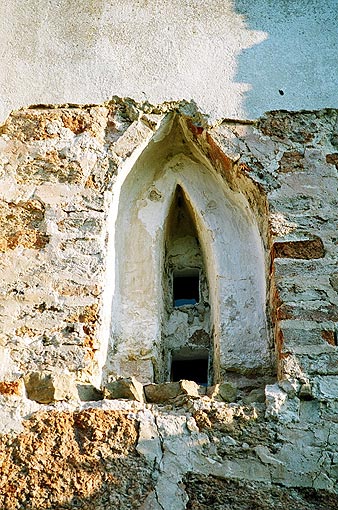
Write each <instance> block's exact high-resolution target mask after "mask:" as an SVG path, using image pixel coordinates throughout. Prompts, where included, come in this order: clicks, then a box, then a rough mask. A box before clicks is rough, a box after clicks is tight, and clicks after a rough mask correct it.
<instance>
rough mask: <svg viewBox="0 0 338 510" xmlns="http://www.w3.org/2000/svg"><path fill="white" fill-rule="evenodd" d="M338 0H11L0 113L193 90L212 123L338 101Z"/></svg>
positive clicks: (3, 23) (5, 15) (153, 98)
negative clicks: (40, 104)
mask: <svg viewBox="0 0 338 510" xmlns="http://www.w3.org/2000/svg"><path fill="white" fill-rule="evenodd" d="M337 7H338V3H337V0H323V1H321V2H317V1H316V0H309V1H307V2H304V1H303V0H295V1H293V2H289V1H284V0H279V1H277V2H276V1H272V0H258V1H256V2H252V1H250V0H203V1H200V0H189V1H185V2H182V1H181V0H150V1H149V0H139V1H137V0H124V1H123V2H120V1H117V0H83V1H81V2H73V1H71V0H58V1H53V0H26V1H25V2H24V3H23V2H20V1H19V0H8V1H6V2H1V5H0V28H1V29H0V34H1V35H0V43H1V46H0V47H1V73H0V90H1V97H0V121H3V120H4V119H5V118H6V117H7V115H8V114H9V112H10V111H11V110H13V109H16V108H19V107H22V106H26V105H30V104H39V103H88V102H90V103H100V102H103V101H105V100H108V99H110V98H111V97H112V96H113V95H119V96H130V97H133V98H134V99H136V100H137V101H143V100H148V101H149V102H151V103H153V104H154V103H161V102H163V101H166V100H172V99H174V100H179V99H186V100H190V99H193V100H194V101H195V102H196V103H197V104H198V105H199V107H200V108H201V110H202V111H203V112H205V113H206V114H209V115H210V118H211V121H213V120H215V119H217V118H221V117H230V118H256V117H258V116H260V115H261V114H262V113H264V112H265V111H268V110H274V109H287V110H299V109H317V108H323V107H337V106H338V87H337V83H338V65H337V64H338V51H337V50H338V32H337V28H336V27H337V16H338V14H337V13H338V9H337Z"/></svg>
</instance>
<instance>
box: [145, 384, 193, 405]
mask: <svg viewBox="0 0 338 510" xmlns="http://www.w3.org/2000/svg"><path fill="white" fill-rule="evenodd" d="M144 392H145V395H146V398H147V402H151V403H156V404H160V403H163V402H169V401H171V400H174V399H176V398H177V397H184V396H189V397H199V396H200V393H199V392H200V386H199V385H198V384H197V383H195V382H194V381H185V380H182V381H179V382H168V383H163V384H147V385H146V386H145V387H144Z"/></svg>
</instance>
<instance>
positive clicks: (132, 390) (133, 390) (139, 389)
mask: <svg viewBox="0 0 338 510" xmlns="http://www.w3.org/2000/svg"><path fill="white" fill-rule="evenodd" d="M103 396H104V398H108V399H115V398H117V399H118V398H126V399H128V400H137V401H138V402H144V396H143V385H142V384H141V383H140V382H139V381H138V380H137V379H135V377H129V378H126V379H123V378H121V379H117V380H116V381H112V382H110V383H107V384H106V385H105V387H104V388H103Z"/></svg>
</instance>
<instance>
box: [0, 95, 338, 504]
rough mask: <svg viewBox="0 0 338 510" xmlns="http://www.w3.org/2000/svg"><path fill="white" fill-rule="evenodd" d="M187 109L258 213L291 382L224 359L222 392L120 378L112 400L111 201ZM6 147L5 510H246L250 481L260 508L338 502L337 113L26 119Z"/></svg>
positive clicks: (195, 134) (193, 135) (192, 140)
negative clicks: (227, 498)
mask: <svg viewBox="0 0 338 510" xmlns="http://www.w3.org/2000/svg"><path fill="white" fill-rule="evenodd" d="M174 112H175V114H176V115H177V116H178V118H179V119H180V121H181V122H182V123H183V124H182V125H184V126H185V135H186V138H185V139H184V144H185V145H187V144H190V145H191V147H195V150H196V151H199V154H200V155H202V156H203V157H204V158H205V161H206V162H208V163H206V164H209V165H211V166H213V168H214V171H215V172H216V173H217V176H218V179H219V182H222V186H223V185H224V186H226V187H228V188H229V190H231V193H232V194H234V195H235V196H236V195H238V200H239V202H241V203H243V201H244V199H245V203H246V204H247V207H248V208H249V211H250V215H251V216H252V217H254V218H255V225H256V227H257V231H258V232H259V234H260V237H261V243H262V247H263V248H264V253H265V277H266V296H265V301H266V307H267V318H268V322H269V324H270V326H271V327H270V330H271V339H273V342H274V344H273V345H272V344H269V345H268V346H267V347H268V349H269V350H270V353H273V354H274V358H275V360H276V367H277V371H278V375H277V376H275V377H274V379H273V380H270V383H272V384H268V385H266V386H265V384H266V382H267V381H266V380H263V379H260V378H258V377H255V374H250V378H246V377H245V376H244V375H243V374H241V377H238V378H237V380H236V377H235V375H236V374H235V375H234V373H229V374H228V373H227V372H226V366H225V370H224V372H223V379H224V380H226V379H227V378H228V380H227V381H226V382H225V384H221V386H219V387H216V388H212V389H210V388H209V389H208V392H207V394H205V395H203V394H202V395H201V394H200V393H201V390H198V388H196V387H194V385H193V384H192V385H191V384H190V385H189V384H188V385H187V384H186V383H185V384H183V385H180V384H179V383H176V385H175V384H174V385H169V386H168V385H165V386H161V385H159V386H158V385H150V386H149V385H148V386H145V387H144V388H143V387H142V385H140V384H139V385H138V384H137V382H136V381H130V380H127V381H122V382H121V381H120V382H119V381H117V382H116V381H115V382H114V381H110V382H107V383H106V388H103V390H104V396H105V397H106V399H105V400H102V397H103V395H102V393H100V391H99V388H98V387H99V385H100V382H101V377H102V368H103V369H104V370H106V375H109V370H110V368H111V367H110V365H111V363H112V362H114V356H116V354H117V353H116V352H114V351H113V350H111V351H109V349H108V344H109V335H110V330H111V320H114V316H113V317H112V315H111V305H112V301H111V297H112V294H113V291H112V286H113V284H114V281H115V280H114V278H115V276H114V274H113V271H112V267H113V266H111V265H110V263H111V261H112V260H114V259H113V258H112V257H113V255H114V246H115V244H116V243H115V240H114V235H112V234H113V232H114V225H115V221H116V217H117V210H116V209H114V207H112V204H113V203H114V200H116V199H117V198H118V196H119V193H120V191H121V185H122V182H123V179H124V178H125V175H126V174H127V173H128V171H129V170H130V168H133V167H135V162H136V161H137V160H139V158H140V156H141V154H142V152H143V151H145V150H147V147H149V144H150V143H155V140H156V135H158V136H159V137H161V136H162V135H163V132H162V131H161V129H160V126H161V125H162V126H163V125H165V120H166V119H168V118H170V116H171V115H173V114H174ZM151 141H152V142H151ZM0 149H1V152H0V162H1V167H0V179H1V186H0V199H1V202H0V210H1V218H0V223H1V232H0V236H1V238H0V250H1V254H0V267H1V277H0V285H1V303H0V315H1V328H2V329H1V336H0V349H1V360H2V363H1V366H0V376H1V377H0V399H1V416H0V424H1V433H2V434H3V435H2V437H1V446H0V447H1V453H2V460H1V475H2V476H1V482H0V483H1V484H2V486H1V490H0V494H1V497H2V500H0V501H1V505H2V507H3V508H4V509H5V510H12V509H17V508H20V505H21V507H22V506H23V507H24V508H27V509H32V510H33V509H34V510H37V509H39V508H41V509H42V508H65V509H66V508H76V507H77V508H83V509H85V508H88V509H93V508H95V509H97V508H103V509H105V508H107V509H108V508H109V505H110V506H111V505H112V504H113V505H120V506H121V508H143V509H144V510H146V509H147V510H148V509H154V510H160V509H162V510H163V509H166V510H167V509H168V510H169V509H170V508H172V509H173V510H180V509H182V510H183V508H192V509H194V508H199V507H198V506H197V505H199V504H201V505H204V506H200V508H208V505H209V507H210V504H211V503H210V497H211V496H212V495H214V497H215V498H216V500H217V498H218V501H220V502H221V503H220V504H223V503H224V493H225V492H227V493H228V492H229V491H230V489H231V490H234V493H235V495H234V499H233V500H232V502H233V508H236V507H235V506H234V505H235V503H236V504H238V505H239V504H240V503H239V499H240V497H241V496H240V495H241V494H242V493H241V491H242V488H241V485H240V484H239V485H238V484H237V482H236V480H238V479H241V480H243V483H245V484H246V485H247V484H250V487H251V489H250V490H252V491H253V495H254V496H253V497H257V498H258V500H259V498H260V499H264V490H265V488H266V487H268V489H269V497H270V496H271V497H273V496H274V495H276V494H277V496H275V499H278V498H282V499H285V498H286V499H285V501H287V504H288V505H289V508H293V506H292V505H294V508H297V509H299V508H302V506H301V504H302V505H303V508H304V509H308V508H316V509H318V508H332V509H333V508H335V507H336V506H337V495H336V494H337V491H338V487H337V465H338V458H337V444H338V429H337V411H338V392H337V379H338V359H337V322H338V314H337V309H338V307H337V304H338V287H337V277H338V270H337V205H338V204H337V196H338V195H337V183H338V176H337V166H338V112H337V110H332V109H331V110H330V109H327V110H321V111H310V112H300V113H290V112H284V111H276V112H271V113H269V114H267V115H266V116H264V117H262V118H261V119H259V120H258V121H257V122H230V121H228V122H223V123H221V124H220V125H218V126H215V127H208V126H206V125H205V123H203V118H202V117H201V116H200V115H199V114H198V112H196V111H195V110H193V108H191V105H187V104H180V105H179V104H171V105H163V106H162V107H161V108H152V109H151V108H148V109H147V111H144V109H142V108H141V107H140V106H139V105H136V104H135V103H133V102H124V101H116V102H111V103H107V104H105V105H103V106H92V107H86V108H45V109H43V108H42V109H25V110H22V111H19V112H16V113H13V114H12V115H11V116H10V117H9V119H8V121H7V122H6V123H5V124H4V126H3V127H2V128H1V136H0ZM136 168H138V167H137V166H136ZM135 178H136V179H137V173H136V176H135ZM149 191H150V192H151V191H154V189H152V188H151V189H149ZM151 196H152V198H153V199H154V198H155V199H156V198H158V195H157V194H156V192H155V193H152V195H151ZM117 203H118V202H117ZM141 209H142V208H141ZM127 227H128V225H127V226H126V228H127ZM116 242H118V241H116ZM109 243H110V244H109ZM112 248H113V250H112ZM107 257H108V258H107ZM222 303H223V302H222ZM222 303H220V306H222ZM229 306H230V305H229ZM135 312H137V310H135ZM115 319H116V317H115ZM255 320H256V318H253V321H252V322H253V324H254V323H255ZM129 326H130V325H129ZM137 335H138V332H135V344H136V345H137V339H138V338H139V337H138V336H137ZM238 342H241V345H243V346H244V347H245V349H248V348H249V347H250V344H249V345H248V342H247V338H246V337H244V338H239V339H238ZM264 345H265V344H264ZM131 354H132V353H131ZM107 355H108V360H107ZM147 356H148V353H147V352H144V353H143V358H142V360H143V361H144V360H147V359H148V360H149V357H148V358H147ZM138 359H139V358H138V352H137V353H136V356H135V357H134V358H133V357H132V356H131V357H130V362H133V363H134V367H135V375H136V376H138V375H139V374H138V373H137V370H138V368H139V366H138ZM120 375H124V374H123V373H122V372H121V374H120ZM128 375H130V374H128ZM270 375H271V373H270ZM107 379H109V377H107ZM277 380H278V382H276V381H277ZM93 385H94V386H96V387H97V388H94V386H93ZM264 386H265V388H264ZM204 391H206V390H204ZM143 392H144V393H145V396H144V394H143ZM202 393H203V392H202ZM114 397H115V398H118V397H122V398H129V399H131V398H133V399H135V400H139V402H126V401H118V400H108V399H109V398H110V399H113V398H114ZM67 400H68V401H69V402H68V403H66V402H63V401H67ZM94 400H96V401H97V402H93V401H94ZM144 401H146V402H147V403H144ZM156 403H157V404H156ZM36 411H39V412H40V413H42V414H37V415H34V416H33V418H32V419H31V420H30V421H29V422H26V421H24V417H25V418H29V417H30V416H31V415H32V413H34V412H36ZM94 422H95V423H94ZM22 423H26V426H25V429H23V426H22ZM93 423H94V424H93ZM126 471H128V472H129V473H131V476H130V477H129V478H128V480H126V479H125V472H126ZM44 472H45V473H47V475H48V476H47V475H46V476H42V475H41V473H44ZM37 473H39V476H38V475H37ZM136 473H137V474H136ZM139 473H141V474H139ZM122 477H123V481H121V479H122ZM197 477H199V478H197ZM220 479H221V480H220ZM262 483H265V484H267V485H266V486H262V485H261V484H262ZM196 484H197V485H199V487H200V490H199V492H197V491H196V490H195V487H196ZM236 484H237V485H236ZM276 485H278V486H281V487H282V488H277V487H276ZM46 486H47V487H48V489H46ZM224 487H227V488H228V489H229V490H228V489H225V488H224ZM234 487H235V489H234ZM285 487H286V488H288V487H296V488H298V489H297V491H295V492H292V493H286V492H285V490H286V489H285ZM302 487H303V488H306V490H305V489H299V488H302ZM320 490H327V491H329V492H330V494H327V493H320V492H318V491H320ZM279 491H280V492H279ZM197 495H198V498H199V500H200V501H198V502H196V497H197ZM208 498H209V500H208ZM236 498H237V499H236ZM294 500H295V501H296V502H295V501H294ZM323 500H324V501H325V503H323V504H322V502H323ZM274 504H275V506H276V508H278V506H277V501H275V502H274V501H272V502H271V505H274ZM285 504H286V503H285ZM324 504H325V505H326V506H324ZM1 505H0V506H1ZM142 505H143V506H142ZM189 505H190V506H189ZM244 505H245V503H243V505H242V507H241V506H238V508H239V509H240V510H242V509H243V510H244V509H245V508H246V507H245V506H244ZM262 505H263V503H262ZM296 505H298V506H296ZM310 505H312V506H310ZM320 505H322V507H321V506H320ZM330 505H331V506H330ZM215 508H217V507H215ZM220 508H222V507H220ZM258 508H264V506H261V507H258ZM271 508H274V507H273V506H271Z"/></svg>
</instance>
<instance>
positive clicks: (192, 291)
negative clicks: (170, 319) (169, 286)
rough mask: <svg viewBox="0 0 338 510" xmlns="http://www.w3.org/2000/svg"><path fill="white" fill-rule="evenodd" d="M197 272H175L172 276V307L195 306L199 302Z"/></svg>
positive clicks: (194, 270)
mask: <svg viewBox="0 0 338 510" xmlns="http://www.w3.org/2000/svg"><path fill="white" fill-rule="evenodd" d="M199 287H200V285H199V270H198V269H187V270H183V271H175V272H174V275H173V296H174V306H175V307H179V306H184V305H195V304H196V303H198V302H199V300H200V289H199Z"/></svg>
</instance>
